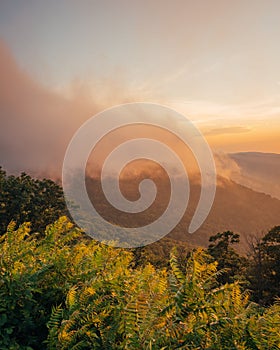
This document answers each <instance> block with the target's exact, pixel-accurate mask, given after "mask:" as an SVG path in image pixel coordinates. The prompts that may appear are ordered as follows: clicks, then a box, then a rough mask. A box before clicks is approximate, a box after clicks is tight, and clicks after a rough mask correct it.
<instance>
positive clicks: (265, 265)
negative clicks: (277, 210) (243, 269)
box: [248, 226, 280, 305]
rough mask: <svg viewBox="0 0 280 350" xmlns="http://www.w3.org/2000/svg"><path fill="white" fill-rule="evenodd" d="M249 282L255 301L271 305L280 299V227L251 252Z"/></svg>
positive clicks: (273, 230) (266, 236)
mask: <svg viewBox="0 0 280 350" xmlns="http://www.w3.org/2000/svg"><path fill="white" fill-rule="evenodd" d="M251 251H252V254H251V259H250V268H249V272H248V280H249V281H250V288H251V289H252V291H253V297H254V299H255V300H256V301H257V302H258V303H261V304H264V305H269V304H272V303H273V301H274V300H275V299H276V298H277V297H278V298H279V297H280V264H279V261H280V226H275V227H274V228H272V229H271V230H270V231H269V232H268V233H267V234H266V235H265V236H264V237H263V238H262V239H261V240H259V241H257V242H256V244H255V245H253V249H252V250H251Z"/></svg>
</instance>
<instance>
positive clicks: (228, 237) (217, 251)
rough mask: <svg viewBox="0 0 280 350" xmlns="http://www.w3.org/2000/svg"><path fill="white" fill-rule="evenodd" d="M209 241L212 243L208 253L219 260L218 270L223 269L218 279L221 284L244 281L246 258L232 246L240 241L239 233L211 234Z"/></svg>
mask: <svg viewBox="0 0 280 350" xmlns="http://www.w3.org/2000/svg"><path fill="white" fill-rule="evenodd" d="M209 241H210V242H212V243H211V244H209V246H208V253H209V254H210V255H211V256H212V257H213V258H214V260H215V261H217V262H218V270H222V274H221V275H220V276H219V277H218V281H219V282H220V283H221V284H225V283H232V282H234V281H236V280H239V281H241V282H242V281H244V274H245V266H246V259H245V258H243V257H241V256H240V255H239V254H237V253H236V252H235V250H234V249H233V248H232V246H233V245H234V244H237V243H239V234H237V233H233V232H231V231H225V232H222V233H217V234H216V235H214V236H211V237H210V238H209Z"/></svg>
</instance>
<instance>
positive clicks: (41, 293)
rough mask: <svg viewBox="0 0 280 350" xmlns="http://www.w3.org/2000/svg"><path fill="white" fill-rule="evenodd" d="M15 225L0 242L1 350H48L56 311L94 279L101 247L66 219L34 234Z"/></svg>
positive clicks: (28, 227)
mask: <svg viewBox="0 0 280 350" xmlns="http://www.w3.org/2000/svg"><path fill="white" fill-rule="evenodd" d="M15 226H16V225H15V223H11V224H10V225H9V227H8V230H7V233H5V234H4V235H3V236H2V237H1V239H0V300H1V306H0V323H1V330H0V349H5V348H6V349H8V348H9V349H13V348H14V349H25V348H26V349H27V347H32V348H34V349H43V348H44V346H43V345H42V342H43V340H44V339H46V337H47V327H46V322H47V321H48V320H49V317H50V314H51V309H52V307H54V306H55V305H59V304H63V303H64V300H65V296H66V293H67V291H68V290H69V288H71V287H72V286H73V285H75V284H77V283H79V282H84V281H86V280H87V279H88V278H89V276H92V274H93V270H92V261H93V253H94V251H95V250H96V249H97V247H98V245H97V244H96V243H95V242H94V241H91V242H90V243H88V244H87V245H86V244H85V242H86V240H85V239H84V238H83V235H82V234H81V233H80V231H79V230H78V229H76V228H75V227H74V226H73V224H71V223H70V222H69V221H68V220H67V219H66V217H61V218H60V219H59V220H58V221H56V222H55V223H54V224H53V225H49V226H48V227H47V229H46V231H45V238H44V239H36V237H35V236H34V235H30V225H29V224H28V223H27V224H24V225H22V226H20V227H19V228H18V229H15Z"/></svg>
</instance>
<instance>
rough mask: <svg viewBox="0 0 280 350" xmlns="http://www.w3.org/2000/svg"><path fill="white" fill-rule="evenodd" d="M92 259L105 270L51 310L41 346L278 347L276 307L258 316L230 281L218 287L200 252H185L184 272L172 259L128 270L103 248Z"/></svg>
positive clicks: (122, 259) (125, 259)
mask: <svg viewBox="0 0 280 350" xmlns="http://www.w3.org/2000/svg"><path fill="white" fill-rule="evenodd" d="M108 253H109V255H112V260H111V259H109V258H108V255H107V254H108ZM104 254H105V258H104ZM96 257H98V259H97V261H98V262H99V264H101V265H100V266H102V265H103V264H104V260H103V259H105V260H106V261H107V267H108V270H107V273H106V274H102V273H101V271H100V272H99V273H97V274H96V275H95V277H94V278H93V279H92V280H91V281H88V282H86V283H84V284H79V285H77V286H76V287H74V288H72V289H71V290H70V291H69V293H68V296H67V302H66V306H65V307H64V308H63V310H61V308H60V307H59V308H58V309H54V310H53V314H52V317H51V320H50V322H49V324H48V326H49V329H50V332H49V337H48V348H49V349H77V348H78V349H270V348H271V349H273V348H275V349H277V348H278V346H279V306H278V305H274V306H273V307H272V308H270V309H267V310H265V311H264V312H263V311H262V310H261V309H259V307H258V306H257V305H256V304H252V303H251V302H250V301H249V295H248V293H242V291H241V289H240V286H239V285H238V284H237V283H233V284H226V285H224V286H222V287H218V286H217V263H216V262H214V263H209V256H208V255H207V254H206V252H205V251H203V250H197V251H195V252H193V253H192V254H191V255H190V257H189V259H188V261H187V264H186V267H185V269H184V270H182V269H181V268H180V266H179V264H178V262H177V258H176V255H174V254H172V255H171V260H170V265H171V271H170V273H167V272H166V271H165V270H155V269H154V268H153V267H152V266H151V265H147V266H146V267H141V268H140V267H139V268H137V269H136V270H135V269H131V267H130V265H129V260H130V257H129V256H127V255H126V254H124V253H121V254H118V255H117V256H115V252H114V251H113V250H111V248H105V251H102V254H101V255H99V254H97V256H96ZM113 261H114V263H113ZM259 331H261V334H262V335H263V336H260V333H259ZM269 334H271V336H270V335H269Z"/></svg>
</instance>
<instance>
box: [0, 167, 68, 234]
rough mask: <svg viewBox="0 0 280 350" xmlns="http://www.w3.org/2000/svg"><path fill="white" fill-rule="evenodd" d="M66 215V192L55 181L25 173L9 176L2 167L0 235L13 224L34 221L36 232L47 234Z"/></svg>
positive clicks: (0, 175)
mask: <svg viewBox="0 0 280 350" xmlns="http://www.w3.org/2000/svg"><path fill="white" fill-rule="evenodd" d="M65 213H66V208H65V202H64V197H63V191H62V189H61V187H60V186H59V185H57V184H56V183H55V182H53V181H52V180H48V179H44V180H38V179H33V178H31V177H30V176H28V175H26V174H25V173H22V174H21V175H20V176H12V175H11V176H7V174H6V172H5V171H3V170H2V168H1V167H0V234H3V233H5V231H6V228H7V226H8V224H9V223H10V222H11V221H15V222H16V223H17V224H21V223H23V222H30V221H31V222H32V231H36V232H43V231H44V229H45V227H46V226H47V225H48V224H51V223H53V222H54V221H55V220H57V219H58V218H59V217H60V216H62V215H65Z"/></svg>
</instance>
